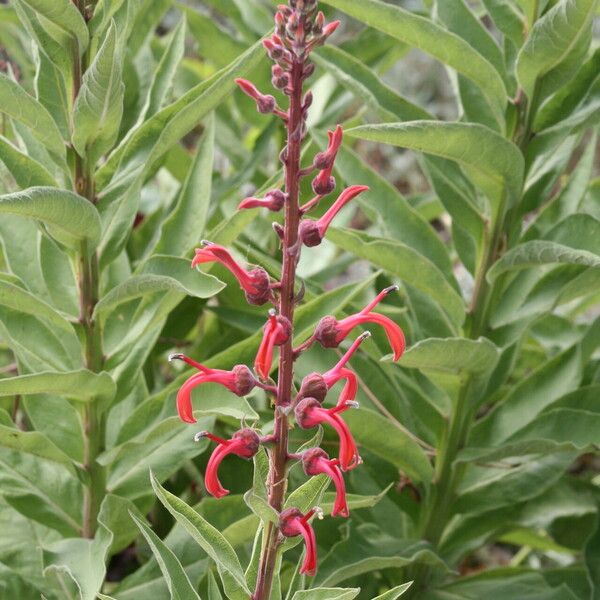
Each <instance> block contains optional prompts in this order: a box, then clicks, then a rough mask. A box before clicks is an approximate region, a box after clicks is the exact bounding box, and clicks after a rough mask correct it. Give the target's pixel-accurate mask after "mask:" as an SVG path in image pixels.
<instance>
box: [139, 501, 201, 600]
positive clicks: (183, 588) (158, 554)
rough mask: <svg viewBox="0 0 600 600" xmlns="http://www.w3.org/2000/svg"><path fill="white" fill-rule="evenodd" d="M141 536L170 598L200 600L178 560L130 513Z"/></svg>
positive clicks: (150, 530) (146, 526) (142, 522)
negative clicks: (159, 571)
mask: <svg viewBox="0 0 600 600" xmlns="http://www.w3.org/2000/svg"><path fill="white" fill-rule="evenodd" d="M130 515H131V518H132V519H133V520H134V521H135V523H136V525H137V526H138V527H139V530H140V531H141V532H142V535H143V536H144V538H145V539H146V541H147V542H148V545H149V546H150V549H151V550H152V554H154V557H155V558H156V561H157V562H158V565H159V566H160V570H161V571H162V574H163V576H164V578H165V581H166V582H167V587H168V588H169V593H170V594H171V598H177V600H200V596H199V595H198V593H197V592H196V590H195V589H194V586H193V585H192V583H191V582H190V580H189V578H188V576H187V574H186V572H185V571H184V570H183V567H182V566H181V563H180V562H179V559H178V558H177V556H175V554H174V553H173V551H172V550H171V549H170V548H169V547H168V546H167V545H166V544H165V543H164V542H163V541H162V540H161V539H160V538H159V537H158V536H157V535H156V534H155V533H154V531H152V529H151V528H150V527H148V525H147V524H146V523H144V521H142V520H141V519H140V518H139V517H137V516H136V515H135V514H133V513H130Z"/></svg>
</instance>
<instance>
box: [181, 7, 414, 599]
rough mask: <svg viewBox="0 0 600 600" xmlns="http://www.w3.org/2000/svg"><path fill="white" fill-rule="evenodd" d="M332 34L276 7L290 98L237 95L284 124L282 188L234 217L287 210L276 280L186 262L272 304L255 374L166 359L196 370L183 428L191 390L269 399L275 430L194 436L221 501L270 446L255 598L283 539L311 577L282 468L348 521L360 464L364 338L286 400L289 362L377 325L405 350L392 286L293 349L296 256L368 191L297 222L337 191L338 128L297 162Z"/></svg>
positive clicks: (215, 250)
mask: <svg viewBox="0 0 600 600" xmlns="http://www.w3.org/2000/svg"><path fill="white" fill-rule="evenodd" d="M337 26H338V23H337V22H334V23H330V24H328V25H325V23H324V17H323V13H321V12H317V7H316V0H289V5H287V6H286V5H280V6H279V11H278V12H277V14H276V15H275V33H274V34H273V35H272V36H271V38H269V39H267V40H265V41H264V46H265V48H266V50H267V52H268V53H269V56H270V57H271V58H272V59H273V61H274V63H275V64H274V66H273V68H272V72H273V78H272V83H273V85H274V86H275V87H276V88H277V89H280V90H282V91H283V93H284V94H285V95H286V96H287V97H288V98H289V104H288V107H287V110H285V109H282V108H280V107H279V106H277V103H276V100H275V98H274V97H273V96H272V95H268V94H262V93H261V92H260V91H259V90H258V89H257V88H256V86H254V84H252V83H251V82H249V81H246V80H244V79H238V80H237V83H238V85H239V86H240V88H241V90H242V91H243V92H244V93H245V94H246V95H248V96H250V97H251V98H252V99H253V100H254V101H255V102H256V107H257V109H258V111H259V112H260V113H263V114H268V113H270V114H273V115H275V116H277V117H278V118H281V119H282V120H283V122H284V124H285V126H286V129H287V143H286V146H285V148H284V149H283V151H282V152H281V155H280V158H281V160H282V162H283V165H284V169H285V190H283V191H282V190H271V191H270V192H268V193H267V194H266V196H265V197H264V198H254V197H251V198H245V199H244V200H242V202H241V203H240V205H239V208H240V209H253V208H266V209H268V210H271V211H274V212H277V211H280V210H281V209H282V208H283V209H284V221H283V227H282V226H280V225H278V224H277V225H275V226H274V228H275V231H276V233H277V234H278V235H279V238H280V240H281V246H282V270H281V272H282V277H281V281H279V282H271V280H270V278H269V276H268V274H267V272H266V271H265V270H264V269H262V268H261V267H254V268H252V269H246V268H244V267H242V266H241V265H239V264H238V263H237V262H236V261H235V259H234V257H233V256H232V255H231V253H230V252H229V251H228V250H227V249H226V248H223V247H221V246H218V245H217V244H213V243H211V242H208V241H203V242H202V244H203V246H204V247H203V248H199V249H197V250H196V256H195V258H194V260H193V261H192V266H193V267H195V266H198V265H201V264H202V263H205V262H212V261H217V262H220V263H221V264H222V265H223V266H225V267H226V268H227V269H229V270H230V271H231V273H232V274H233V275H234V276H235V278H236V279H237V281H238V283H239V284H240V287H241V288H242V289H243V290H244V292H245V296H246V300H247V301H248V302H249V303H251V304H256V305H263V304H266V303H267V302H271V303H272V304H273V306H274V308H271V309H270V310H269V316H268V319H267V322H266V324H265V326H264V330H263V331H264V335H263V340H262V342H261V344H260V347H259V349H258V353H257V355H256V359H255V362H254V373H252V372H251V371H250V369H249V368H248V367H247V366H245V365H236V366H235V367H233V369H232V370H231V371H223V370H217V369H210V368H208V367H205V366H204V365H202V364H200V363H197V362H196V361H194V360H192V359H190V358H188V357H186V356H183V355H181V354H174V355H172V357H171V358H175V359H179V360H184V361H185V362H186V363H188V364H189V365H191V366H192V367H194V368H196V369H198V371H199V373H196V374H195V375H192V376H191V377H190V378H189V379H188V380H187V381H186V382H185V383H184V384H183V386H182V387H181V389H180V390H179V393H178V395H177V409H178V412H179V415H180V417H181V419H182V420H183V421H185V422H187V423H194V422H195V418H194V414H193V406H192V397H191V391H192V389H193V388H195V387H197V386H199V385H201V384H203V383H206V382H212V383H219V384H221V385H223V386H225V387H226V388H227V389H228V390H230V391H231V392H233V393H234V394H237V395H239V396H243V395H245V394H248V393H249V391H250V390H251V389H252V388H254V387H255V386H258V387H261V388H262V389H263V390H265V391H266V392H267V393H269V394H271V395H272V396H273V397H274V404H275V415H274V430H273V433H272V434H271V435H267V436H263V437H261V436H260V435H258V434H257V433H255V432H253V430H251V429H248V428H242V429H240V430H239V431H237V432H236V433H235V434H234V435H233V437H232V438H231V439H228V440H227V439H222V438H219V437H217V436H214V435H213V434H210V433H209V432H200V433H199V434H197V435H196V438H195V439H196V440H198V439H201V438H204V437H208V438H209V439H210V440H212V441H213V442H216V443H217V444H218V446H217V448H216V450H215V451H214V452H213V455H212V457H211V459H210V460H209V462H208V465H207V468H206V474H205V487H206V489H207V491H208V492H209V493H210V494H212V495H213V496H215V497H219V498H220V497H222V496H224V495H226V494H227V493H228V492H227V490H225V489H224V488H223V486H222V485H221V484H220V482H219V479H218V474H217V470H218V467H219V465H220V463H221V461H222V460H223V459H224V458H225V457H226V456H228V455H230V454H234V455H236V456H238V457H241V458H246V459H247V458H251V457H252V456H254V455H255V454H256V453H257V452H258V450H259V446H260V445H261V444H263V445H266V446H268V447H269V475H268V481H267V489H268V502H269V504H270V505H271V507H272V508H273V509H274V510H275V511H276V512H277V513H278V514H279V521H278V522H277V523H273V522H271V521H269V522H267V523H265V525H264V532H263V541H262V547H261V555H260V559H259V565H258V571H257V577H256V587H255V591H254V593H253V595H252V598H253V600H269V599H270V596H271V588H272V585H273V580H274V577H275V568H276V564H277V559H278V552H279V551H280V548H281V542H282V540H283V539H284V538H286V537H295V536H302V537H303V538H304V543H305V547H306V551H305V558H304V562H303V564H302V567H301V569H300V572H301V573H306V574H308V575H314V574H315V572H316V568H317V557H316V538H315V533H314V531H313V529H312V526H311V525H310V522H309V521H310V519H311V518H312V517H313V516H314V515H318V516H321V515H322V511H321V510H320V509H319V508H318V507H314V508H313V509H312V510H310V511H308V512H307V513H306V514H304V513H303V512H302V511H300V510H299V509H298V508H296V507H289V508H286V509H285V510H284V500H285V494H286V488H287V468H288V463H289V462H290V461H300V462H301V464H302V465H303V467H304V472H305V473H306V475H308V476H316V475H320V474H325V475H327V476H328V477H329V479H330V480H331V482H333V484H334V486H335V489H336V502H335V506H334V509H333V511H332V516H341V517H347V516H348V512H349V511H348V506H347V503H346V488H345V483H344V479H343V472H344V471H348V470H350V469H353V468H355V467H357V466H358V465H359V464H360V463H361V459H360V456H359V454H358V448H357V446H356V444H355V442H354V439H353V437H352V434H351V433H350V430H349V428H348V426H347V425H346V423H345V421H344V420H343V418H342V416H341V414H342V413H343V412H344V411H346V410H348V409H350V408H357V407H358V404H357V402H356V401H355V398H356V393H357V387H358V379H357V377H356V375H355V373H354V372H353V371H352V370H351V369H350V368H348V366H347V364H348V361H349V360H350V358H351V357H352V355H353V354H354V352H356V351H357V350H358V348H359V346H360V344H361V343H362V341H363V340H365V339H366V338H367V337H369V334H368V333H363V334H362V335H360V336H359V338H358V339H357V340H356V341H355V342H354V343H353V344H352V346H351V347H350V349H349V350H348V351H347V352H346V354H345V355H344V356H343V357H342V359H341V360H340V361H339V362H338V363H337V365H335V366H334V367H333V368H329V369H324V371H325V372H324V373H323V374H321V373H311V374H310V375H308V376H306V377H305V378H304V379H303V381H302V382H301V385H300V391H299V393H298V394H297V395H296V396H295V397H293V395H292V392H293V389H294V362H295V361H296V359H297V358H298V356H300V354H301V353H302V352H305V351H306V350H308V349H309V348H310V347H311V345H312V344H314V343H315V342H318V343H319V344H321V345H322V346H323V347H324V348H337V347H338V346H339V345H340V344H341V343H342V342H343V341H344V340H345V339H346V337H347V336H348V335H349V334H350V332H351V331H352V329H353V328H354V327H356V326H362V325H364V324H366V323H375V324H377V325H381V326H383V328H384V329H385V331H386V334H387V337H388V340H389V341H390V344H391V346H392V348H393V350H394V359H395V360H397V359H398V358H400V355H401V354H402V352H403V351H404V335H403V333H402V330H401V329H400V328H399V327H398V325H396V324H395V323H394V322H393V321H391V320H390V319H389V318H387V317H385V316H383V315H381V314H378V313H376V312H373V309H374V308H375V306H376V305H377V304H378V303H379V302H380V301H382V300H383V299H384V298H385V296H387V295H388V294H389V293H390V292H392V291H396V290H397V287H396V286H392V287H390V288H387V289H385V290H383V291H382V292H381V293H380V294H379V295H378V296H377V297H376V298H375V299H374V300H373V301H371V302H370V303H368V304H367V306H366V307H365V308H364V309H363V310H362V311H360V312H359V313H357V314H355V315H350V316H348V317H346V318H343V319H341V320H339V321H338V320H337V319H336V317H334V316H333V315H329V316H325V317H323V318H322V319H321V321H319V323H318V325H317V327H316V329H315V332H314V333H313V335H312V336H311V337H310V338H309V339H308V340H307V341H305V342H304V343H302V344H301V345H299V346H297V347H294V346H293V343H292V342H293V333H294V307H295V305H296V304H297V303H298V302H299V300H300V298H299V296H298V295H297V294H296V285H295V284H296V267H297V265H298V260H299V258H300V252H301V249H302V248H303V247H308V248H312V247H314V246H318V245H319V244H320V243H321V241H322V239H323V238H324V237H325V235H326V233H327V228H328V227H329V225H330V223H331V221H332V220H333V219H334V218H335V216H336V215H337V213H338V212H339V211H340V210H341V209H342V208H343V207H344V206H345V205H346V204H347V203H348V202H350V201H351V200H352V199H353V198H355V197H356V196H357V195H358V194H360V193H362V192H364V191H366V190H367V189H368V188H367V187H366V186H359V185H354V186H350V187H349V188H347V189H345V190H343V191H342V192H341V193H340V194H339V196H338V198H337V200H336V201H335V202H333V203H332V204H331V206H330V208H329V209H328V210H327V211H326V212H325V214H324V215H323V216H322V217H321V218H320V219H318V220H316V221H315V220H312V219H308V218H305V217H304V215H305V214H306V213H307V212H308V211H309V210H310V209H312V208H313V207H314V206H316V205H317V204H319V203H320V202H321V201H322V200H323V198H325V197H326V196H328V195H329V194H331V193H332V192H333V191H334V189H335V187H336V184H335V178H334V177H333V176H332V173H333V166H334V162H335V159H336V155H337V152H338V149H339V147H340V145H341V143H342V137H343V131H342V128H341V127H340V126H339V125H338V126H337V127H336V128H335V131H333V132H329V144H328V147H327V149H326V150H324V151H323V152H319V153H318V154H317V155H316V156H315V157H314V159H313V162H312V164H311V165H310V166H307V167H304V168H302V166H301V163H300V158H301V154H302V153H301V149H302V141H303V139H304V137H305V136H306V116H307V112H308V108H309V106H310V103H311V100H312V94H311V92H307V93H306V94H305V93H304V91H303V84H304V81H305V80H306V79H307V78H308V77H309V76H310V74H311V73H312V71H313V69H314V65H313V64H312V63H311V62H310V61H309V55H310V51H311V50H312V48H313V47H315V46H317V45H320V44H323V43H324V42H325V40H326V39H327V38H328V37H329V36H330V35H331V34H332V33H333V32H334V31H335V29H336V27H337ZM314 172H316V176H315V177H314V179H313V181H312V188H313V192H314V194H315V196H314V197H313V198H312V199H310V200H308V201H307V202H305V203H304V204H301V203H300V193H299V192H300V180H301V179H302V178H303V177H306V176H308V175H310V174H311V173H314ZM277 346H278V347H279V365H278V374H277V385H272V383H271V381H270V372H271V368H272V364H273V356H274V352H275V348H276V347H277ZM341 380H342V381H344V382H345V384H344V387H343V389H342V392H341V394H340V397H339V399H338V401H337V403H336V404H335V406H333V407H332V408H325V407H323V406H322V403H323V401H324V400H325V397H326V395H327V393H328V391H329V389H330V388H331V387H333V386H334V385H335V384H336V383H337V382H338V381H341ZM292 415H293V417H294V418H295V420H296V423H297V425H298V426H299V427H300V428H302V429H312V428H315V427H318V426H319V425H324V426H327V427H328V428H331V429H333V430H334V431H335V432H336V433H337V435H338V436H339V456H338V457H337V458H330V457H329V455H328V454H327V453H326V452H325V451H324V450H322V449H321V448H310V449H307V450H305V451H304V452H302V453H293V452H290V448H289V439H288V430H289V419H290V418H291V416H292Z"/></svg>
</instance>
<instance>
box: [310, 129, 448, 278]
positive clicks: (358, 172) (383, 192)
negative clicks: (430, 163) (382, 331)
mask: <svg viewBox="0 0 600 600" xmlns="http://www.w3.org/2000/svg"><path fill="white" fill-rule="evenodd" d="M313 137H314V138H315V139H316V140H317V142H318V144H319V145H320V146H321V147H325V145H326V143H325V140H326V138H325V136H324V135H322V134H318V135H315V134H314V133H313ZM335 168H336V171H337V172H338V173H340V174H341V175H342V177H343V178H344V180H345V181H346V182H348V183H352V182H354V181H360V182H361V184H362V185H368V186H369V190H368V191H366V192H364V193H363V194H361V195H360V196H359V197H358V202H359V204H360V206H361V207H362V208H363V210H365V212H367V214H368V215H371V214H372V213H373V212H375V214H376V215H377V219H376V220H377V224H378V225H380V226H381V228H382V230H383V231H384V232H386V237H388V235H389V237H392V238H393V239H395V240H398V241H400V242H402V243H404V244H406V245H407V246H410V247H411V248H414V249H415V250H416V251H417V252H420V253H421V254H422V255H423V256H425V257H426V258H428V259H429V260H430V261H431V262H433V263H434V264H435V265H436V266H437V267H438V269H440V271H441V272H442V273H443V274H444V275H445V276H446V278H447V279H448V281H449V282H450V283H451V284H452V285H453V286H454V287H455V288H456V289H458V284H457V283H456V280H455V279H454V275H453V273H452V262H451V260H450V256H449V254H448V251H447V249H446V247H445V246H444V244H443V242H442V241H441V240H440V238H439V236H438V235H437V233H436V232H435V230H434V229H433V227H432V226H431V225H430V224H429V223H428V222H427V221H426V220H425V219H423V217H421V216H420V215H419V213H418V212H417V211H416V210H415V209H414V208H412V206H411V205H410V204H409V202H408V201H407V200H406V198H404V197H403V196H402V194H400V192H399V191H398V190H397V189H396V188H395V187H394V186H393V185H391V184H390V183H388V182H387V181H386V180H385V179H384V178H383V177H381V175H379V174H378V173H377V172H376V171H374V170H373V169H371V168H370V167H369V166H368V165H367V164H366V163H365V161H364V160H363V159H362V158H361V157H360V156H358V155H357V154H355V153H354V152H353V151H352V150H350V149H349V148H347V147H345V146H342V147H341V148H340V150H339V151H338V154H337V157H336V161H335Z"/></svg>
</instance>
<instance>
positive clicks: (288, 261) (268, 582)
mask: <svg viewBox="0 0 600 600" xmlns="http://www.w3.org/2000/svg"><path fill="white" fill-rule="evenodd" d="M303 64H304V63H303V62H296V61H294V64H293V66H292V70H291V73H290V84H291V87H292V93H291V95H290V106H289V118H288V123H287V153H286V154H287V156H286V160H285V191H286V193H287V202H286V205H285V221H284V236H283V268H282V275H281V290H280V294H281V296H280V307H279V311H280V314H281V315H282V316H284V317H286V318H287V319H289V321H290V323H292V324H293V323H294V304H295V295H294V292H295V290H294V283H295V280H296V265H297V262H298V256H299V249H298V245H297V243H298V224H299V221H300V210H299V197H298V191H299V189H298V188H299V179H300V147H301V144H302V138H301V135H300V133H301V127H302V70H303ZM292 338H293V336H290V339H289V340H288V341H287V342H286V343H285V344H283V346H281V348H280V353H279V379H278V385H277V406H276V409H275V435H276V439H277V441H276V443H275V446H274V447H273V449H272V450H271V452H270V469H269V481H268V486H269V504H270V505H271V506H272V507H273V508H274V509H275V510H276V511H277V512H280V511H281V509H282V508H283V500H284V497H285V491H286V484H287V472H286V469H287V461H288V418H287V414H286V412H285V411H282V410H278V409H279V408H280V407H288V406H289V405H290V403H291V401H292V397H291V396H292V384H293V377H294V353H293V346H292ZM263 539H264V540H265V542H264V543H263V548H262V553H261V557H260V563H259V568H258V576H257V580H256V590H255V592H254V596H253V598H254V600H269V598H270V596H271V587H272V585H273V576H274V573H275V563H276V562H277V550H278V547H279V529H278V527H276V526H275V525H274V524H273V523H269V524H268V525H267V526H266V529H265V534H264V538H263Z"/></svg>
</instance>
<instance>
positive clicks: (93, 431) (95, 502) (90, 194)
mask: <svg viewBox="0 0 600 600" xmlns="http://www.w3.org/2000/svg"><path fill="white" fill-rule="evenodd" d="M75 5H76V6H77V8H78V9H79V11H80V12H81V13H82V15H83V16H84V18H85V14H84V11H85V7H84V3H83V2H82V1H80V0H77V1H76V2H75ZM79 54H80V53H79V47H78V45H77V43H74V47H73V102H75V100H76V99H77V96H78V95H79V92H80V90H81V83H82V77H83V73H85V70H86V68H87V56H86V55H84V56H83V57H80V55H79ZM74 171H75V172H74V177H73V180H74V181H73V183H74V186H75V191H76V192H77V193H78V194H79V195H80V196H83V197H84V198H87V200H88V201H89V202H92V203H94V202H95V183H94V177H93V173H92V168H91V167H90V166H89V165H88V164H87V163H86V161H85V160H84V159H83V158H82V157H81V156H79V154H77V153H75V169H74ZM78 286H79V321H80V323H81V326H82V328H83V335H84V360H85V366H86V367H87V368H88V369H89V370H90V371H95V372H99V371H101V370H102V366H103V362H104V358H103V353H102V333H101V331H100V323H99V322H98V321H96V320H95V319H94V317H93V314H94V308H95V306H96V303H97V302H98V291H99V289H98V288H99V270H98V255H97V253H96V251H95V250H94V249H90V247H89V245H88V243H87V241H86V240H83V241H82V242H81V245H80V248H79V257H78ZM103 439H104V422H103V417H102V412H101V410H100V407H99V406H98V403H97V402H96V401H94V400H91V401H90V402H88V403H87V404H86V405H85V408H84V409H83V468H84V470H85V471H86V473H87V475H88V481H87V483H86V485H85V486H84V490H83V514H82V527H81V535H82V536H83V537H86V538H93V537H94V534H95V532H96V524H97V517H98V512H99V511H100V505H101V503H102V500H103V498H104V493H105V488H106V473H105V470H104V467H102V466H101V465H99V464H98V462H97V461H96V458H97V457H98V455H99V454H100V452H101V451H102V449H103Z"/></svg>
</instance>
